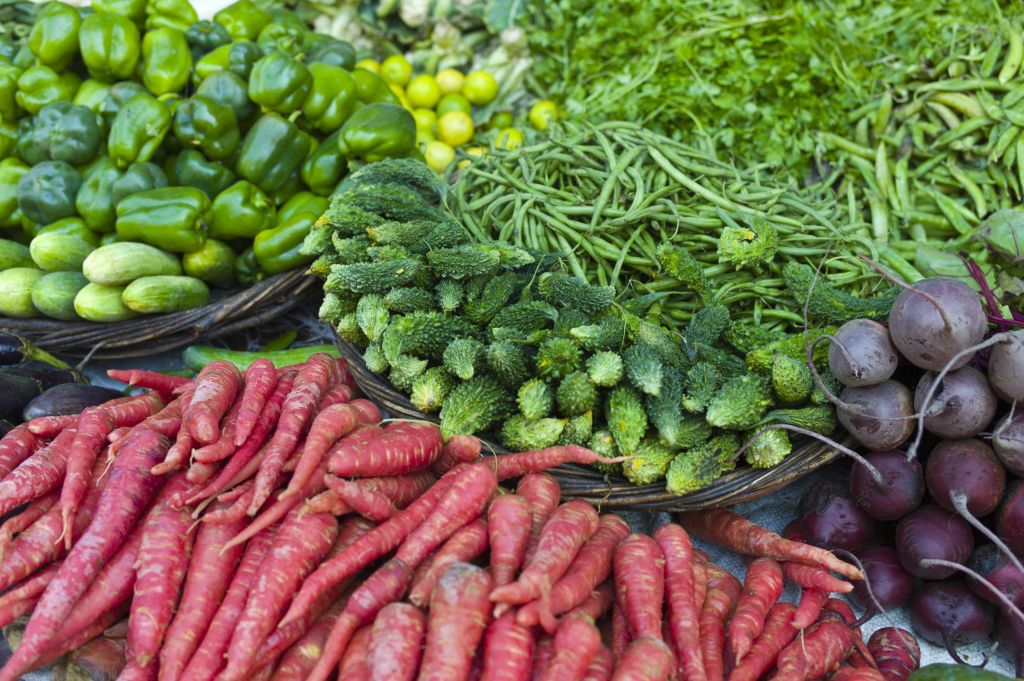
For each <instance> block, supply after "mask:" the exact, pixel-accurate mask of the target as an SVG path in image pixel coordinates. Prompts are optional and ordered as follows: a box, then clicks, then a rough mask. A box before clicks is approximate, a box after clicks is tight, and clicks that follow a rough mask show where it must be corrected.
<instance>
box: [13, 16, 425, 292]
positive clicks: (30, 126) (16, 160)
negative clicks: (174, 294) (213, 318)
mask: <svg viewBox="0 0 1024 681" xmlns="http://www.w3.org/2000/svg"><path fill="white" fill-rule="evenodd" d="M4 40H5V41H6V42H4V45H2V47H3V48H4V49H2V50H0V238H8V239H15V240H18V241H21V242H25V243H27V242H28V241H29V240H30V239H31V237H32V235H35V234H38V233H40V232H43V231H46V230H48V229H50V228H51V227H52V228H53V229H60V230H64V229H67V228H69V227H68V226H69V225H70V226H72V227H74V229H75V230H76V234H79V233H80V234H79V235H80V236H82V237H83V238H84V239H85V240H86V241H87V242H89V243H101V242H102V243H108V242H110V241H112V240H121V241H140V242H143V243H148V244H151V245H153V246H156V247H158V248H162V249H164V250H166V251H169V252H172V253H181V254H188V253H199V252H200V251H202V252H203V253H207V252H216V253H217V254H218V257H221V256H223V254H224V252H227V251H230V252H232V253H233V256H232V257H233V258H234V266H235V270H236V271H235V277H234V278H235V279H237V280H238V281H240V282H242V283H252V282H255V281H258V280H260V279H262V278H264V277H266V276H268V275H271V274H276V273H279V272H284V271H287V270H290V269H294V268H297V267H302V266H304V265H305V264H306V263H307V262H308V258H307V257H306V256H304V255H302V254H301V252H300V246H301V245H302V242H303V240H304V239H305V236H306V234H307V233H308V232H309V230H310V227H311V226H312V224H313V222H315V221H316V219H317V218H318V217H319V216H320V215H321V214H322V213H323V211H324V210H325V209H326V207H327V205H328V200H329V197H330V196H331V195H332V194H333V193H334V192H335V191H336V189H337V187H338V186H339V185H340V183H341V182H342V181H343V180H344V179H345V176H346V175H347V173H348V171H349V169H350V168H351V167H353V165H358V164H359V163H363V162H366V161H373V160H376V159H380V158H384V157H389V156H406V155H409V154H411V153H414V149H415V142H416V128H415V124H414V121H413V118H412V115H411V114H410V112H409V111H407V110H406V109H404V108H402V106H401V105H400V104H399V102H398V100H397V98H396V97H395V95H394V94H393V93H392V92H391V90H390V88H389V87H388V85H387V84H386V83H385V82H384V81H383V80H381V78H380V77H378V76H377V75H375V74H373V73H371V72H369V71H366V70H363V69H356V68H354V65H355V60H356V53H355V50H354V49H353V48H352V46H351V45H349V44H348V43H346V42H344V41H341V40H337V39H335V38H332V37H330V36H325V35H319V34H316V33H313V32H312V31H311V30H310V29H309V27H308V26H306V25H305V24H304V23H303V22H302V21H301V20H300V19H299V18H298V17H296V16H295V15H294V14H291V13H288V12H285V11H278V10H273V11H267V10H264V9H262V8H261V7H259V6H257V5H256V4H255V3H254V2H252V0H239V1H238V2H235V3H234V4H232V5H230V6H228V7H226V8H224V9H222V10H220V11H219V12H217V13H216V14H215V15H214V17H213V19H212V20H199V18H198V16H197V15H196V12H195V11H194V9H193V8H192V6H191V5H190V4H189V2H188V1H187V0H93V3H92V6H91V7H85V8H76V7H73V6H71V5H69V4H66V3H64V2H60V1H59V0H58V1H54V2H50V3H48V4H46V5H44V6H43V7H42V8H41V9H40V10H39V12H38V13H37V18H36V20H35V23H34V24H33V25H32V27H31V30H30V31H28V33H27V35H26V36H25V37H24V38H23V39H22V40H21V42H17V43H15V42H12V41H10V40H8V39H4ZM208 238H209V239H210V240H214V241H216V243H215V244H213V242H212V241H211V244H212V245H215V246H216V247H215V248H205V244H206V241H207V239H208ZM197 259H198V258H197ZM230 279H232V278H231V277H224V276H223V270H222V268H221V270H220V271H218V275H217V280H216V281H212V280H211V281H210V282H209V283H211V284H212V285H222V284H224V282H225V281H227V280H230Z"/></svg>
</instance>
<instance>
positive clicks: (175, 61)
mask: <svg viewBox="0 0 1024 681" xmlns="http://www.w3.org/2000/svg"><path fill="white" fill-rule="evenodd" d="M191 69H192V55H191V54H190V53H189V50H188V43H187V42H186V41H185V34H183V33H182V32H181V31H177V30H175V29H173V28H157V29H154V30H152V31H148V32H147V33H146V35H145V36H144V37H143V38H142V82H143V84H144V85H145V86H146V89H147V90H149V91H150V92H152V93H153V94H154V95H156V96H157V97H159V96H160V95H166V94H168V93H172V92H178V91H179V90H181V89H182V88H184V87H185V86H186V85H187V84H188V77H189V72H190V71H191Z"/></svg>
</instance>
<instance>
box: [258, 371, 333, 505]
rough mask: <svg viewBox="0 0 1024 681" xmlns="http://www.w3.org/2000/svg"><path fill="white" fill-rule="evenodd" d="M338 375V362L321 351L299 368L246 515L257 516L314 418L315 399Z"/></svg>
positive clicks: (259, 473) (282, 408) (264, 459)
mask: <svg viewBox="0 0 1024 681" xmlns="http://www.w3.org/2000/svg"><path fill="white" fill-rule="evenodd" d="M337 376H338V365H337V364H336V363H335V362H334V360H333V359H332V358H331V357H330V356H329V355H326V354H323V353H317V354H315V355H313V356H312V357H310V358H309V360H308V361H307V362H306V364H305V365H303V367H302V369H300V370H299V373H298V375H297V376H296V377H295V383H294V384H292V389H291V392H289V393H288V396H287V397H285V399H284V404H283V405H282V407H281V417H280V422H279V423H278V424H277V429H276V430H275V431H274V435H273V437H272V438H271V439H270V443H269V444H268V445H267V453H266V455H265V456H264V457H263V462H262V463H261V464H260V469H259V472H258V473H257V474H256V493H255V495H254V496H253V500H252V503H251V504H250V505H249V515H256V513H258V512H259V510H260V507H262V506H263V502H265V501H266V500H267V499H268V498H269V497H270V493H271V492H272V491H273V489H274V487H273V485H274V482H275V481H276V480H277V476H278V474H279V473H280V472H281V469H282V468H284V464H285V462H286V461H287V460H288V457H289V455H291V453H292V451H293V450H294V449H295V445H296V444H297V443H298V441H299V438H300V437H301V436H302V432H303V430H304V429H305V428H306V425H307V424H308V423H309V422H310V420H312V418H313V411H314V410H315V409H316V405H317V402H319V401H320V398H321V397H323V394H324V392H326V391H327V389H328V388H329V387H330V385H331V384H332V383H333V382H334V380H335V379H336V378H337ZM313 467H314V468H315V467H316V466H315V465H314V466H313Z"/></svg>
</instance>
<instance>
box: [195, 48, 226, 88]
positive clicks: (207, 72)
mask: <svg viewBox="0 0 1024 681" xmlns="http://www.w3.org/2000/svg"><path fill="white" fill-rule="evenodd" d="M230 54H231V45H221V46H220V47H215V48H213V49H212V50H210V51H209V52H207V53H206V54H204V55H203V56H201V57H199V58H198V59H197V58H196V56H195V55H194V54H193V55H192V58H193V62H194V63H193V65H192V82H193V83H194V84H196V85H198V84H199V83H202V82H203V81H204V80H206V79H207V78H208V77H210V76H211V75H213V74H214V73H217V72H218V71H226V70H227V68H228V58H229V56H230Z"/></svg>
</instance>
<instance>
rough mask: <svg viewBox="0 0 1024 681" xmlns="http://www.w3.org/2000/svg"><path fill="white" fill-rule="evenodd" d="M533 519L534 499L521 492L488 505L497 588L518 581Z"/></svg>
mask: <svg viewBox="0 0 1024 681" xmlns="http://www.w3.org/2000/svg"><path fill="white" fill-rule="evenodd" d="M532 520H533V512H532V510H531V508H530V500H529V499H527V498H526V497H523V496H520V495H518V494H504V495H501V496H499V497H497V498H495V499H494V501H492V502H491V505H490V506H489V507H488V508H487V526H488V527H489V528H490V535H489V539H490V549H491V577H492V578H493V580H494V586H495V587H499V586H504V585H506V584H511V583H512V582H513V581H515V578H516V573H517V572H519V568H520V567H521V566H522V564H523V559H524V558H525V556H526V545H527V543H528V542H529V541H530V525H531V522H532Z"/></svg>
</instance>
